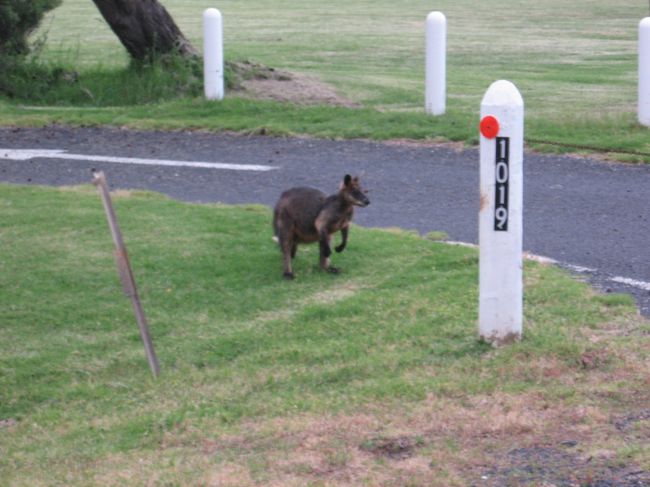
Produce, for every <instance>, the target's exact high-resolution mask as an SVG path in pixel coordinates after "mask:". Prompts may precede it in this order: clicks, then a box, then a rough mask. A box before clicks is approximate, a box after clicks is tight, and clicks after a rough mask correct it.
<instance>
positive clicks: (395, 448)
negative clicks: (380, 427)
mask: <svg viewBox="0 0 650 487" xmlns="http://www.w3.org/2000/svg"><path fill="white" fill-rule="evenodd" d="M415 445H416V443H415V441H413V440H412V439H411V438H409V437H407V436H401V437H399V438H371V439H370V440H368V441H366V442H364V443H362V444H361V446H360V448H361V449H362V450H363V451H367V452H370V453H373V454H375V455H377V456H380V457H387V458H390V459H392V460H404V459H406V458H410V457H412V456H413V450H414V449H415Z"/></svg>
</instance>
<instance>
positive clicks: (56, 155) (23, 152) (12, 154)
mask: <svg viewBox="0 0 650 487" xmlns="http://www.w3.org/2000/svg"><path fill="white" fill-rule="evenodd" d="M0 159H9V160H12V161H27V160H29V159H68V160H70V159H72V160H77V161H91V162H112V163H116V164H142V165H147V166H173V167H201V168H206V169H229V170H232V171H271V170H273V169H277V167H276V166H262V165H256V164H228V163H224V162H193V161H171V160H166V159H141V158H138V157H113V156H93V155H85V154H68V153H67V152H66V151H65V150H60V149H54V150H47V149H0Z"/></svg>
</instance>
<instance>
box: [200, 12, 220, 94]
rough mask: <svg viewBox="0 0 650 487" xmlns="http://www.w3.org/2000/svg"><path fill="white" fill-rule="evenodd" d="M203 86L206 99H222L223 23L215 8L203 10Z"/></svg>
mask: <svg viewBox="0 0 650 487" xmlns="http://www.w3.org/2000/svg"><path fill="white" fill-rule="evenodd" d="M203 86H204V88H205V97H206V98H207V99H208V100H222V99H223V95H224V90H223V25H222V20H221V12H219V11H218V10H217V9H216V8H209V9H207V10H206V11H205V12H203Z"/></svg>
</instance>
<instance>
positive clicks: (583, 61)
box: [0, 0, 650, 162]
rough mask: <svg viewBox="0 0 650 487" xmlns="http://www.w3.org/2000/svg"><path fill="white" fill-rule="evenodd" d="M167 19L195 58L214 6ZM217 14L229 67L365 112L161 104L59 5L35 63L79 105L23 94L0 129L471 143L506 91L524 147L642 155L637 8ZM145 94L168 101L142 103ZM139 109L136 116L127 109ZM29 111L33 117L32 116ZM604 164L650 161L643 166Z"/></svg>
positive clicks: (239, 6) (292, 6)
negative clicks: (441, 17) (433, 53)
mask: <svg viewBox="0 0 650 487" xmlns="http://www.w3.org/2000/svg"><path fill="white" fill-rule="evenodd" d="M164 5H165V6H166V7H167V9H168V10H169V11H170V13H171V14H172V16H173V17H174V18H175V20H176V21H177V23H178V24H179V26H180V27H181V29H182V30H183V32H184V33H185V34H186V35H187V37H188V38H190V39H191V40H192V42H193V43H194V44H195V45H196V46H198V47H201V46H202V40H201V39H202V33H201V28H202V27H201V14H202V12H203V10H204V9H205V8H207V7H212V6H214V5H213V4H211V3H209V2H206V1H200V2H192V3H188V2H182V1H179V0H168V1H165V2H164ZM218 7H219V8H220V10H221V11H222V13H223V15H224V25H225V34H224V42H225V51H226V58H227V59H229V60H231V61H243V60H252V61H254V62H258V63H262V64H264V65H267V66H271V67H274V68H277V69H282V70H287V71H292V72H299V73H305V74H308V75H311V76H314V77H315V78H317V79H320V80H322V81H324V82H326V83H329V84H331V85H333V86H334V87H335V88H336V89H337V90H338V92H339V93H340V94H342V95H344V96H345V97H347V98H349V99H350V100H352V101H355V102H358V103H360V104H361V105H362V106H363V107H364V109H363V110H356V109H340V110H333V111H332V110H331V109H326V108H322V107H295V106H291V105H286V104H281V103H271V104H270V105H269V103H268V102H259V103H258V102H252V101H241V100H237V99H234V98H237V97H238V96H239V95H238V94H236V93H233V92H230V93H228V94H227V96H228V97H230V98H231V99H230V100H227V101H226V102H225V103H222V104H208V103H205V102H203V101H202V100H201V93H200V79H195V78H196V74H194V75H193V74H191V73H184V74H183V76H184V77H186V78H187V79H193V82H192V83H194V84H193V86H194V87H193V88H192V89H191V90H189V94H188V95H186V97H185V98H183V99H181V100H180V101H171V100H169V98H170V97H172V96H174V94H173V93H175V92H179V91H181V92H182V91H183V90H179V89H178V87H177V86H178V84H179V83H181V81H179V80H173V79H172V80H170V79H169V78H164V79H161V78H159V77H155V76H154V81H153V82H151V79H150V78H148V79H147V81H146V82H143V81H142V80H138V79H136V80H135V81H131V82H129V81H127V80H125V79H123V78H129V79H131V78H134V77H135V78H137V76H134V75H133V73H132V72H128V73H127V76H122V75H120V74H116V72H115V70H118V73H119V70H122V69H124V67H125V66H126V64H127V62H128V60H127V56H126V54H125V51H124V49H123V48H122V47H121V45H120V44H119V42H118V40H117V38H116V37H115V36H114V35H113V34H112V32H111V31H110V30H109V29H108V28H107V26H106V25H105V23H104V21H103V19H102V18H101V16H100V15H99V13H98V11H97V10H96V9H95V7H94V5H93V4H92V2H88V1H86V0H83V1H82V0H66V1H64V2H63V4H62V6H61V7H60V8H58V9H56V10H54V11H53V12H52V13H51V14H50V15H49V17H48V19H47V20H46V21H44V22H43V25H42V28H41V30H40V32H39V33H38V34H37V36H38V35H39V34H40V35H46V36H47V42H46V44H45V48H44V50H43V52H42V54H41V59H42V60H44V61H47V62H53V63H57V64H62V65H64V66H68V67H69V69H74V70H77V71H78V72H79V80H80V81H79V84H78V85H75V86H77V88H76V94H75V95H73V94H71V93H70V90H66V89H63V88H60V89H61V92H60V93H59V91H57V90H55V91H51V90H31V93H38V94H39V96H41V95H43V98H42V100H41V101H40V102H37V103H35V102H33V101H32V102H30V101H29V100H23V101H21V100H17V101H18V103H17V104H16V103H15V102H10V101H7V100H5V101H0V123H3V124H11V123H20V124H43V123H48V122H52V121H57V122H67V123H75V124H78V123H83V124H88V123H111V122H112V123H115V124H122V123H124V124H127V125H129V126H135V127H140V128H146V127H151V126H155V127H158V128H177V127H178V126H182V127H187V128H194V127H200V128H209V129H231V130H243V131H254V130H257V129H259V128H260V127H262V126H263V127H264V128H265V130H266V132H268V133H277V134H287V133H289V134H291V133H293V134H295V133H304V134H313V135H317V136H326V137H338V136H341V137H369V138H376V139H385V138H394V137H407V138H417V139H422V138H427V139H446V140H461V141H465V142H469V143H474V142H476V140H477V137H478V136H477V129H476V125H477V119H478V113H479V105H480V101H481V98H482V96H483V94H484V93H485V91H486V90H487V88H488V86H489V85H490V83H492V82H493V81H495V80H497V79H509V80H511V81H513V82H514V83H515V84H516V85H517V86H518V88H519V90H520V91H521V93H522V95H523V98H524V101H525V104H526V137H527V139H528V141H529V146H531V147H534V148H538V149H544V150H556V151H566V150H572V149H571V148H570V147H555V146H552V145H547V144H544V143H542V142H540V141H550V142H558V143H564V144H569V145H574V146H585V145H586V146H595V147H602V148H605V149H609V150H614V151H615V150H620V151H637V152H642V153H650V135H649V132H648V129H647V128H644V127H641V126H639V125H638V124H637V122H636V97H637V86H636V83H637V31H638V24H639V21H640V20H641V19H642V18H643V17H644V16H647V15H648V4H647V3H646V2H641V1H631V0H624V1H622V2H617V3H612V2H607V1H605V0H590V1H583V2H574V3H570V2H569V3H567V2H563V1H560V0H547V1H545V2H532V1H527V2H524V1H521V0H508V1H505V2H500V3H499V5H498V6H495V5H492V4H477V3H476V2H454V1H448V0H442V1H440V2H437V3H436V4H435V6H434V5H432V4H431V3H430V2H424V1H419V0H410V1H406V2H400V3H399V5H398V6H397V5H396V4H395V3H394V2H389V1H387V0H380V1H373V2H368V1H360V2H341V1H335V2H328V3H326V4H317V3H314V2H296V1H289V0H282V1H277V0H275V1H268V0H263V1H260V2H256V3H255V6H254V7H252V6H251V5H250V4H248V3H246V2H236V1H232V0H225V1H224V2H221V3H220V4H219V5H218ZM434 7H435V9H438V10H441V11H443V12H444V13H445V14H446V16H447V19H448V31H449V39H448V111H447V114H446V115H445V116H443V117H438V118H436V119H432V118H431V117H425V116H423V115H422V112H423V106H424V89H423V84H424V64H423V63H424V61H423V60H424V20H425V18H426V15H427V14H428V12H429V11H431V10H432V9H433V8H434ZM199 77H200V73H199ZM150 82H151V85H155V84H165V83H169V84H170V85H171V86H173V88H172V89H171V90H169V91H165V90H162V92H161V93H160V94H157V95H156V96H154V98H153V99H152V98H151V93H152V91H155V89H154V88H153V87H152V86H150V85H148V83H150ZM115 85H118V88H117V90H115ZM121 85H123V86H122V88H121V89H120V88H119V86H121ZM143 85H144V89H140V88H141V87H142V86H143ZM79 86H80V87H81V88H83V89H80V88H79ZM107 86H110V87H111V88H110V89H109V88H108V87H107ZM107 92H110V93H107ZM45 93H49V96H45ZM134 93H135V94H134ZM192 93H193V94H192ZM188 97H189V98H188ZM138 99H140V100H144V101H145V102H146V103H147V104H146V105H144V107H142V106H140V107H137V106H133V104H137V103H138V101H137V100H138ZM71 100H72V101H71ZM140 103H142V102H140ZM35 104H36V105H39V107H38V110H35V109H32V108H30V107H31V105H35ZM61 104H63V105H68V106H67V107H65V108H61V107H60V105H61ZM69 105H72V106H73V107H75V106H77V107H78V106H79V105H82V106H83V107H82V108H77V109H75V108H71V107H70V106H69ZM116 105H117V106H116ZM267 112H269V113H270V115H268V116H267ZM149 114H152V115H149ZM153 114H155V115H153ZM204 114H206V115H205V116H204ZM161 115H162V116H161ZM573 150H576V149H573ZM614 156H615V157H619V158H621V157H627V159H628V160H640V161H646V162H647V161H648V160H650V157H649V156H647V154H646V155H645V156H643V155H641V156H636V157H635V156H622V155H620V154H619V155H616V154H614Z"/></svg>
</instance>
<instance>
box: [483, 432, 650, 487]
mask: <svg viewBox="0 0 650 487" xmlns="http://www.w3.org/2000/svg"><path fill="white" fill-rule="evenodd" d="M576 445H577V442H575V441H566V442H563V444H562V445H561V447H560V448H558V447H543V446H534V447H530V448H516V449H513V450H510V451H509V452H507V453H506V454H505V455H504V456H503V459H502V460H501V461H500V462H499V464H498V465H497V466H495V467H493V468H491V469H488V470H485V471H484V472H482V474H481V476H480V479H476V480H475V481H474V482H473V483H472V484H471V485H472V486H479V485H480V486H486V487H501V486H509V485H517V486H539V485H543V486H549V487H550V486H555V487H581V486H592V487H642V486H647V485H650V472H646V471H643V470H640V469H637V468H628V467H620V466H612V465H611V464H610V462H609V460H611V459H612V458H613V455H614V454H613V452H607V451H601V452H598V453H597V454H595V455H590V456H588V457H584V456H582V455H579V454H577V453H572V452H570V451H567V450H568V449H572V448H574V447H575V446H576ZM498 456H499V455H495V457H498Z"/></svg>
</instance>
